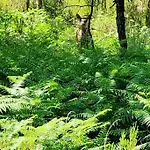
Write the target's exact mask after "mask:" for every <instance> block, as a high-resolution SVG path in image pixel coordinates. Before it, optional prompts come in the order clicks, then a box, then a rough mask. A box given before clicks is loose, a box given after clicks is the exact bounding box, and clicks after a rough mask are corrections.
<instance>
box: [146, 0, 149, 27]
mask: <svg viewBox="0 0 150 150" xmlns="http://www.w3.org/2000/svg"><path fill="white" fill-rule="evenodd" d="M146 26H147V27H150V0H149V1H148V4H147V13H146Z"/></svg>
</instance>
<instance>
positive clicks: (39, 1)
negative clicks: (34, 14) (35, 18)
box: [36, 0, 42, 9]
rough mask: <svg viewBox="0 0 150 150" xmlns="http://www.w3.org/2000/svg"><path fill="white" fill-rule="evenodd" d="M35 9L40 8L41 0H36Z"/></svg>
mask: <svg viewBox="0 0 150 150" xmlns="http://www.w3.org/2000/svg"><path fill="white" fill-rule="evenodd" d="M36 2H37V9H41V8H42V0H37V1H36Z"/></svg>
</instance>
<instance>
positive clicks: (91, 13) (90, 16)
mask: <svg viewBox="0 0 150 150" xmlns="http://www.w3.org/2000/svg"><path fill="white" fill-rule="evenodd" d="M93 10H94V0H92V1H91V12H90V15H89V24H88V31H89V34H90V37H91V45H92V48H94V41H93V38H92V34H91V30H90V29H91V18H92V15H93Z"/></svg>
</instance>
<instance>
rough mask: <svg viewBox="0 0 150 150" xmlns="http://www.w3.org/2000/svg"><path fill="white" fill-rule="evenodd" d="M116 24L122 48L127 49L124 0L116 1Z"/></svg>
mask: <svg viewBox="0 0 150 150" xmlns="http://www.w3.org/2000/svg"><path fill="white" fill-rule="evenodd" d="M115 2H116V16H117V17H116V24H117V32H118V38H119V43H120V46H121V47H122V48H125V49H127V39H126V30H125V16H124V0H116V1H115Z"/></svg>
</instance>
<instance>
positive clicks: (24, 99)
mask: <svg viewBox="0 0 150 150" xmlns="http://www.w3.org/2000/svg"><path fill="white" fill-rule="evenodd" d="M49 3H50V4H49V7H50V8H51V9H50V12H51V11H53V12H54V9H55V7H57V5H56V6H55V5H54V3H53V2H51V1H49ZM51 3H52V5H51ZM53 6H55V7H53ZM135 8H136V7H135ZM111 11H112V14H114V9H112V10H111ZM54 13H55V12H54ZM56 13H57V14H53V15H54V16H51V17H49V15H47V13H46V12H45V11H44V10H34V9H33V10H29V11H28V12H20V11H16V10H15V11H1V12H0V19H1V22H0V57H1V59H0V70H1V72H2V74H1V73H0V89H2V90H3V91H5V93H2V92H1V95H0V131H1V132H0V149H25V150H26V149H54V150H55V149H56V150H57V149H64V150H66V149H71V150H76V149H77V150H78V149H90V150H97V149H104V150H115V149H127V150H128V149H133V148H135V149H136V148H137V149H139V148H141V149H142V148H143V149H144V148H146V149H149V137H150V135H149V127H150V116H149V111H150V102H149V99H150V94H149V93H150V87H149V81H150V78H149V74H150V63H149V60H150V55H149V51H150V43H149V33H150V31H149V29H148V28H147V27H144V26H143V27H141V28H140V26H141V25H142V24H141V25H140V26H139V27H138V30H135V29H137V28H135V26H134V27H131V26H129V24H128V29H129V30H128V31H129V32H128V45H129V47H128V50H127V51H121V54H120V53H119V51H120V50H119V49H118V45H117V38H116V29H115V28H116V27H115V17H114V15H112V14H111V13H110V12H108V13H106V14H103V11H97V12H95V14H94V15H95V17H96V16H97V17H98V16H99V17H98V18H95V19H92V23H93V24H92V26H93V27H94V29H95V30H93V32H92V33H93V37H94V41H95V49H83V48H82V49H81V48H79V47H78V46H77V45H76V42H75V32H74V30H75V29H74V27H73V26H70V25H71V24H69V21H66V20H67V19H66V18H67V17H70V16H72V14H73V13H75V12H74V11H73V12H71V14H68V12H67V11H65V13H66V14H63V15H59V16H57V17H56V16H55V15H58V14H59V13H58V12H56ZM96 13H97V14H96ZM128 13H129V12H128ZM65 15H66V16H65ZM130 17H132V16H130ZM136 19H137V18H135V22H136V21H137V20H136ZM130 25H131V24H130ZM134 25H136V23H135V24H134ZM7 75H8V76H7ZM4 94H5V95H4ZM135 125H136V126H137V128H138V132H137V130H136V129H135V127H133V126H135ZM131 127H132V128H131ZM112 143H113V144H112Z"/></svg>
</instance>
